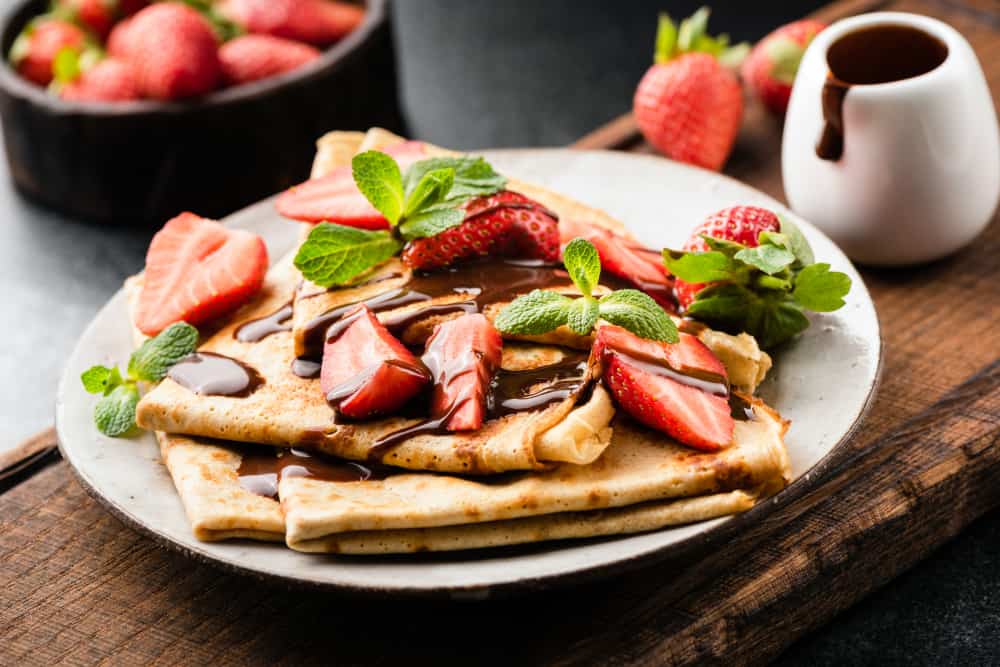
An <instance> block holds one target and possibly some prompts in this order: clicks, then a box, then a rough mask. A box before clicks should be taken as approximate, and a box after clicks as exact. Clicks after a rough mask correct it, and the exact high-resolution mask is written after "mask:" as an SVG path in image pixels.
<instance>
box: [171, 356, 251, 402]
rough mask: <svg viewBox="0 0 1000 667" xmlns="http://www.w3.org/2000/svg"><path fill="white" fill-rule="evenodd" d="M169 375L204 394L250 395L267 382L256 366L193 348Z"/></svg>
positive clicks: (188, 387)
mask: <svg viewBox="0 0 1000 667" xmlns="http://www.w3.org/2000/svg"><path fill="white" fill-rule="evenodd" d="M167 377H169V378H170V379H171V380H173V381H174V382H176V383H177V384H179V385H181V386H182V387H184V388H186V389H190V390H191V391H193V392H194V393H196V394H201V395H203V396H233V397H236V398H244V397H246V396H249V395H250V394H252V393H253V392H254V390H256V389H257V387H259V386H260V385H262V384H263V383H264V378H262V377H261V376H260V374H259V373H257V371H256V370H254V369H253V368H251V367H250V366H247V365H246V364H244V363H242V362H240V361H237V360H236V359H233V358H231V357H227V356H224V355H221V354H215V353H214V352H194V353H193V354H189V355H188V356H186V357H184V358H183V359H181V360H180V361H178V362H177V363H176V364H174V365H173V366H172V367H171V368H170V370H169V371H167Z"/></svg>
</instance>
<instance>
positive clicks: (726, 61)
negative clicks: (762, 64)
mask: <svg viewBox="0 0 1000 667" xmlns="http://www.w3.org/2000/svg"><path fill="white" fill-rule="evenodd" d="M750 50H751V46H750V43H749V42H740V43H739V44H733V45H732V46H730V47H727V48H725V49H723V50H722V52H721V53H719V54H718V55H717V56H716V59H717V60H718V61H719V64H721V65H722V66H723V67H729V68H731V69H739V67H740V65H742V64H743V61H744V60H746V59H747V56H749V55H750Z"/></svg>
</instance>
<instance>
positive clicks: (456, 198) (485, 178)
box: [403, 156, 507, 203]
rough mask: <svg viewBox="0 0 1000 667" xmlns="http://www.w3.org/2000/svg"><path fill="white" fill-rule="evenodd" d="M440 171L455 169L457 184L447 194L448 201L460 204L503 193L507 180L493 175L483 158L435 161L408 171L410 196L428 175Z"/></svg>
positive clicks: (406, 186)
mask: <svg viewBox="0 0 1000 667" xmlns="http://www.w3.org/2000/svg"><path fill="white" fill-rule="evenodd" d="M438 169H453V170H454V171H455V182H454V184H453V185H452V187H451V190H450V191H449V192H448V193H447V197H446V199H447V201H450V202H454V203H458V202H461V201H463V200H465V199H469V198H471V197H481V196H484V195H491V194H493V193H495V192H499V191H500V190H503V189H504V187H505V186H506V185H507V179H506V178H504V177H503V176H501V175H500V174H498V173H497V172H496V171H494V169H493V167H492V166H490V163H489V162H487V161H486V160H484V159H483V158H481V157H469V156H463V157H432V158H430V159H427V160H421V161H420V162H417V163H415V164H413V165H412V166H410V168H409V169H407V170H406V174H405V176H404V179H403V183H404V186H405V188H404V189H405V191H406V193H407V195H409V194H410V193H412V192H413V191H414V190H415V189H416V187H417V184H418V183H420V181H421V180H422V179H423V177H424V175H425V174H427V173H428V172H431V171H435V170H438Z"/></svg>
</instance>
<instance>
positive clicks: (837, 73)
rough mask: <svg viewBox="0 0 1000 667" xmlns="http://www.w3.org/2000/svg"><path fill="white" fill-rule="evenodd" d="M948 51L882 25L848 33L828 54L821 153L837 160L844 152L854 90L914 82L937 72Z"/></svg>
mask: <svg viewBox="0 0 1000 667" xmlns="http://www.w3.org/2000/svg"><path fill="white" fill-rule="evenodd" d="M947 57H948V47H947V46H946V45H945V44H944V42H942V41H941V40H939V39H938V38H936V37H934V36H933V35H930V34H928V33H926V32H924V31H923V30H918V29H917V28H912V27H910V26H905V25H892V24H887V25H877V26H871V27H868V28H861V29H859V30H855V31H853V32H849V33H847V34H846V35H844V36H842V37H841V38H840V39H838V40H837V41H835V42H834V43H833V44H831V45H830V48H829V49H827V52H826V60H827V65H828V66H829V68H830V71H829V73H828V74H827V78H826V83H824V84H823V93H822V107H823V121H824V123H823V132H822V134H821V135H820V139H819V142H818V143H817V144H816V155H817V156H818V157H820V158H821V159H823V160H831V161H834V162H835V161H837V160H839V159H840V158H841V156H842V155H843V153H844V100H845V99H846V97H847V94H848V93H849V92H850V89H851V87H853V86H869V85H874V84H880V83H890V82H892V81H901V80H903V79H910V78H913V77H916V76H920V75H922V74H927V73H928V72H930V71H932V70H934V69H936V68H937V67H939V66H940V65H941V63H943V62H944V61H945V59H946V58H947Z"/></svg>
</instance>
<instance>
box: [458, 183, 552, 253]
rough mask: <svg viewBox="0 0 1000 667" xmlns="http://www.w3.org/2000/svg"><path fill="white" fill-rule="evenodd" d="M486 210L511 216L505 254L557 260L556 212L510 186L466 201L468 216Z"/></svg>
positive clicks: (504, 249)
mask: <svg viewBox="0 0 1000 667" xmlns="http://www.w3.org/2000/svg"><path fill="white" fill-rule="evenodd" d="M487 212H491V213H493V214H494V215H500V216H506V217H510V218H511V219H512V220H513V225H512V226H511V229H510V233H509V235H508V238H507V242H506V243H505V244H504V247H503V248H502V250H501V252H502V253H503V254H504V255H506V256H508V257H518V258H521V259H540V260H543V261H546V262H558V261H559V218H558V216H556V214H555V213H553V212H552V211H550V210H548V209H547V208H545V207H544V206H542V205H541V204H539V203H538V202H536V201H535V200H534V199H529V198H528V197H525V196H524V195H522V194H520V193H518V192H511V191H510V190H501V191H500V192H498V193H496V194H495V195H491V196H489V197H478V198H476V199H473V200H472V201H470V202H469V204H467V205H466V217H467V218H468V217H472V216H474V215H483V214H484V213H487Z"/></svg>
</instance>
